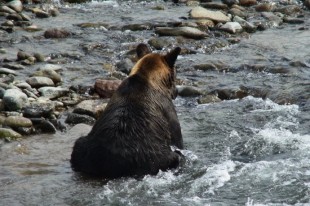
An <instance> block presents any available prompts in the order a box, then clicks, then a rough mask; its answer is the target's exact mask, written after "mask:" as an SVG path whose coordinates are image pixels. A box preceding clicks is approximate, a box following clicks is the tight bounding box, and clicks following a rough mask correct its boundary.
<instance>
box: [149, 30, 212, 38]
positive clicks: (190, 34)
mask: <svg viewBox="0 0 310 206" xmlns="http://www.w3.org/2000/svg"><path fill="white" fill-rule="evenodd" d="M155 33H156V34H159V35H161V36H183V37H187V38H191V39H203V38H205V37H207V33H205V32H203V31H200V30H199V29H196V28H193V27H157V28H156V29H155Z"/></svg>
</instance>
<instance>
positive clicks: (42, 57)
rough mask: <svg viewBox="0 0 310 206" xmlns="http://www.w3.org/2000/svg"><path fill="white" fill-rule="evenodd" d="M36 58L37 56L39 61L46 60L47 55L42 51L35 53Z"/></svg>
mask: <svg viewBox="0 0 310 206" xmlns="http://www.w3.org/2000/svg"><path fill="white" fill-rule="evenodd" d="M33 56H34V58H36V61H37V62H44V61H45V56H44V55H43V54H40V53H34V54H33Z"/></svg>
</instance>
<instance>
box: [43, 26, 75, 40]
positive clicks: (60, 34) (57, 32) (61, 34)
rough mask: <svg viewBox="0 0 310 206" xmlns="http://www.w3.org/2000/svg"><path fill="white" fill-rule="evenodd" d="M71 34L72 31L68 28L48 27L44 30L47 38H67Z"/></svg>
mask: <svg viewBox="0 0 310 206" xmlns="http://www.w3.org/2000/svg"><path fill="white" fill-rule="evenodd" d="M70 35H71V32H69V31H67V30H66V29H57V28H54V29H48V30H46V31H45V32H44V37H45V38H47V39H59V38H67V37H68V36H70Z"/></svg>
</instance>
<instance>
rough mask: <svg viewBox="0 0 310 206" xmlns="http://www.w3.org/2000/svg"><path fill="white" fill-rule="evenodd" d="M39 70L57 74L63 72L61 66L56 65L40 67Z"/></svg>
mask: <svg viewBox="0 0 310 206" xmlns="http://www.w3.org/2000/svg"><path fill="white" fill-rule="evenodd" d="M39 70H54V71H56V72H57V71H60V70H62V67H61V66H60V65H55V64H45V65H43V66H40V68H39Z"/></svg>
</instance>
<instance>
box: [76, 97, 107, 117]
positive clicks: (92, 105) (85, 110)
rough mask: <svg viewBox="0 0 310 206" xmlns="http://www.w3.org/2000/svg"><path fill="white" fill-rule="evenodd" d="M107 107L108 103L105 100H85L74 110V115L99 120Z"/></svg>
mask: <svg viewBox="0 0 310 206" xmlns="http://www.w3.org/2000/svg"><path fill="white" fill-rule="evenodd" d="M106 106H107V102H106V101H105V100H103V99H98V100H84V101H82V102H80V103H79V104H78V105H76V107H75V108H74V110H73V113H77V114H85V115H88V116H91V117H94V118H96V119H98V118H99V117H100V115H101V114H102V112H103V111H104V109H105V108H106Z"/></svg>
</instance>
